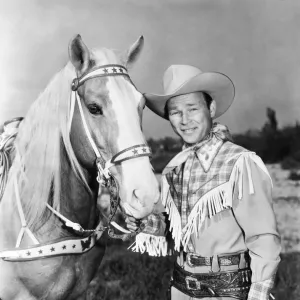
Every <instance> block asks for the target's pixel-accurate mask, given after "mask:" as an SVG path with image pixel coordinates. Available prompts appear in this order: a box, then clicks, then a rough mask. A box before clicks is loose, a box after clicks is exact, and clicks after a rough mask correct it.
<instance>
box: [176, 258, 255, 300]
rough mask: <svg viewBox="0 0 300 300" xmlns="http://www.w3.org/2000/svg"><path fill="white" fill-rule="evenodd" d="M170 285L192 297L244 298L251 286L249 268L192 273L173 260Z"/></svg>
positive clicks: (244, 299) (243, 299) (242, 299)
mask: <svg viewBox="0 0 300 300" xmlns="http://www.w3.org/2000/svg"><path fill="white" fill-rule="evenodd" d="M172 285H173V286H174V287H175V288H177V289H178V290H180V291H181V292H182V293H184V294H186V295H188V296H190V297H193V298H199V299H201V298H206V297H208V298H209V297H232V298H236V299H239V300H246V299H247V297H248V293H249V289H250V286H251V269H250V268H244V269H239V270H236V271H226V272H216V273H195V274H194V273H190V272H188V271H186V270H184V269H183V268H181V267H180V266H179V265H178V264H177V263H176V262H175V265H174V271H173V282H172Z"/></svg>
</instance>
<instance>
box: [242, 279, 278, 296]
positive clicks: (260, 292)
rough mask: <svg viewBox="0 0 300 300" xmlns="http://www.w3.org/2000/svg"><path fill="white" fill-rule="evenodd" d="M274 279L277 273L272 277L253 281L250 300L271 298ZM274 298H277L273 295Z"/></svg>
mask: <svg viewBox="0 0 300 300" xmlns="http://www.w3.org/2000/svg"><path fill="white" fill-rule="evenodd" d="M274 280H275V275H273V276H272V277H271V278H270V279H267V280H264V281H261V282H254V283H252V284H251V288H250V291H249V294H248V300H269V299H270V293H271V289H272V288H273V286H274ZM273 299H275V298H274V297H273Z"/></svg>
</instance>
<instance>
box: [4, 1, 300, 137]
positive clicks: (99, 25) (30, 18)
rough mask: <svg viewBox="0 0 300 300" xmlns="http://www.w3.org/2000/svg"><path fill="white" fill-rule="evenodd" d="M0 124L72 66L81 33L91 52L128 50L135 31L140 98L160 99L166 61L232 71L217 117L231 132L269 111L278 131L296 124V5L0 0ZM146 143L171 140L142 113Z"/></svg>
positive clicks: (299, 50)
mask: <svg viewBox="0 0 300 300" xmlns="http://www.w3.org/2000/svg"><path fill="white" fill-rule="evenodd" d="M0 5H1V11H0V37H1V39H2V40H1V47H0V123H3V122H4V121H5V120H7V119H10V118H12V117H16V116H25V115H26V112H27V110H28V108H29V106H30V105H31V103H32V102H33V101H34V100H35V99H36V98H37V96H38V95H39V93H40V92H42V91H43V90H44V89H45V87H46V85H47V83H48V82H49V81H50V79H51V78H52V76H53V75H54V74H55V73H56V72H58V71H59V70H60V69H61V68H62V67H63V66H64V65H65V63H66V62H67V60H68V44H69V41H70V40H71V39H72V38H73V37H74V36H75V35H76V34H77V33H79V34H81V36H82V38H83V40H84V42H85V43H86V45H87V46H88V47H90V48H95V47H106V48H111V49H119V50H124V51H125V50H126V49H128V48H129V47H130V45H131V44H132V43H133V42H134V41H136V40H137V38H138V37H139V36H140V35H143V36H144V38H145V46H144V49H143V53H142V55H141V56H140V58H139V60H138V61H137V62H136V64H135V66H134V67H133V69H132V70H131V77H132V80H133V81H134V82H135V84H136V86H137V87H138V89H139V90H140V91H142V92H151V93H158V94H159V93H163V89H162V77H163V73H164V71H165V70H166V68H167V67H168V66H170V65H172V64H190V65H193V66H196V67H198V68H200V69H201V70H202V71H218V72H222V73H225V74H226V75H228V76H229V77H230V78H231V79H232V80H233V82H234V84H235V87H236V97H235V101H234V103H233V105H232V106H231V108H230V110H229V111H228V112H227V113H226V114H225V115H224V116H222V117H221V118H219V119H218V120H219V121H220V122H222V123H224V124H226V125H227V126H228V127H229V128H230V130H231V131H232V132H233V133H238V132H244V131H246V130H249V129H259V128H261V127H262V126H263V124H264V123H265V121H266V117H265V116H266V108H267V107H271V108H273V109H275V110H276V113H277V118H278V121H279V125H280V126H285V125H288V124H294V123H295V122H296V121H297V120H300V100H299V94H300V38H299V28H300V1H299V0H243V1H241V0H85V1H82V0H51V1H46V0H26V1H24V0H9V1H8V0H6V1H4V0H0ZM143 128H144V132H145V135H146V137H147V138H149V137H152V138H162V137H164V136H174V133H173V131H172V129H171V127H170V125H169V123H168V122H167V121H165V120H163V119H161V118H159V117H158V116H156V115H155V114H153V113H152V112H151V111H150V110H148V109H145V112H144V120H143Z"/></svg>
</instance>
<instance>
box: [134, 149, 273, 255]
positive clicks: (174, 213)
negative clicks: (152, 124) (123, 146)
mask: <svg viewBox="0 0 300 300" xmlns="http://www.w3.org/2000/svg"><path fill="white" fill-rule="evenodd" d="M237 156H238V158H237V160H236V163H235V165H234V166H233V169H232V172H231V175H230V178H229V181H228V182H225V183H223V184H221V185H219V186H217V187H216V188H214V189H212V190H210V191H209V192H207V193H206V194H205V195H204V196H203V197H202V198H201V199H199V201H198V202H197V204H196V205H195V206H194V208H193V209H192V211H191V213H190V215H189V217H188V223H187V224H186V226H185V227H184V228H183V229H182V228H181V226H182V224H181V216H180V214H179V212H178V209H177V207H176V205H175V203H174V201H173V199H172V196H171V193H170V186H169V184H168V181H167V179H166V175H163V176H162V185H161V186H162V191H161V199H162V204H163V206H164V207H165V209H166V212H167V214H168V216H169V220H170V228H169V230H170V232H171V233H172V237H173V239H174V250H175V251H179V250H180V243H182V245H183V247H184V250H185V251H186V250H187V246H188V243H189V240H190V237H191V235H192V234H193V233H196V234H197V235H198V234H199V232H200V228H201V226H202V224H203V222H204V220H205V219H206V218H207V217H208V218H211V217H212V216H214V215H215V214H217V213H219V212H221V211H223V210H225V209H228V208H231V207H232V202H233V188H234V186H236V188H237V189H238V199H239V200H242V197H243V174H244V168H246V170H245V171H246V172H247V175H248V179H249V183H248V184H249V193H250V194H254V186H253V181H252V174H251V169H250V164H249V159H251V160H252V161H253V162H255V163H256V164H257V166H258V167H259V168H260V169H261V170H262V171H263V172H265V173H266V174H267V175H268V177H269V178H270V181H271V184H272V179H271V177H270V175H269V172H268V170H267V168H266V167H265V165H264V163H263V162H262V160H261V159H260V157H258V156H257V155H256V154H255V153H254V152H244V153H239V154H237ZM234 158H235V157H231V158H230V159H229V160H228V161H230V160H232V159H234ZM272 186H273V185H272ZM131 247H132V250H133V251H135V252H141V253H144V252H148V253H149V254H150V255H151V256H166V255H167V251H168V250H167V249H168V244H167V241H166V238H165V237H163V236H154V235H150V234H145V233H140V234H138V235H137V236H136V242H135V245H134V244H133V245H131V246H130V247H129V248H131Z"/></svg>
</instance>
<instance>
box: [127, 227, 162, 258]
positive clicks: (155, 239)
mask: <svg viewBox="0 0 300 300" xmlns="http://www.w3.org/2000/svg"><path fill="white" fill-rule="evenodd" d="M129 248H132V251H133V252H140V253H144V252H147V253H148V254H149V255H150V256H166V255H167V254H168V243H167V240H166V237H164V236H155V235H151V234H146V233H142V232H141V233H139V234H138V235H137V236H136V240H135V243H133V244H132V245H131V246H130V247H129ZM129 248H128V249H129Z"/></svg>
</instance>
